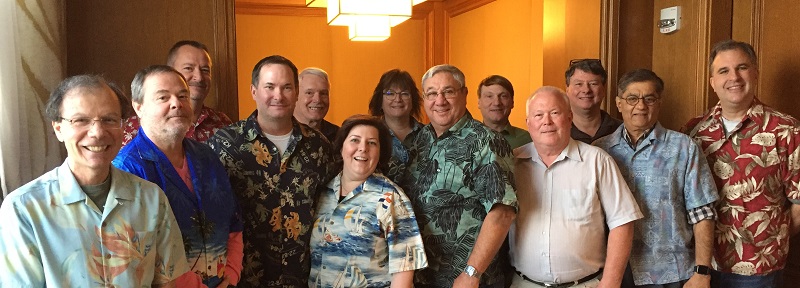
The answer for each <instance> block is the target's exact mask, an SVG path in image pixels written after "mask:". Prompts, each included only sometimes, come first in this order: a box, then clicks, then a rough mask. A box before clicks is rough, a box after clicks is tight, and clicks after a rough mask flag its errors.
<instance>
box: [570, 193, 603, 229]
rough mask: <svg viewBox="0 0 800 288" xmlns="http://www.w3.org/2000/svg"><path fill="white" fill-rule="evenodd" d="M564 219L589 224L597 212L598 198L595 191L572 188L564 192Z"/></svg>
mask: <svg viewBox="0 0 800 288" xmlns="http://www.w3.org/2000/svg"><path fill="white" fill-rule="evenodd" d="M564 192H565V194H566V195H564V202H563V203H564V207H563V208H564V212H565V213H564V217H565V218H566V219H567V220H569V221H572V222H576V223H579V224H588V223H590V221H591V220H592V216H593V215H594V214H595V213H596V212H597V211H595V210H598V209H597V205H595V202H596V201H598V200H597V196H596V194H595V191H594V189H589V188H572V189H566V191H564Z"/></svg>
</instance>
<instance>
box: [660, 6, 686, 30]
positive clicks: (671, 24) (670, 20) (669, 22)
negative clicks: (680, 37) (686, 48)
mask: <svg viewBox="0 0 800 288" xmlns="http://www.w3.org/2000/svg"><path fill="white" fill-rule="evenodd" d="M680 28H681V6H674V7H669V8H664V9H661V21H659V22H658V29H659V31H661V33H664V34H667V33H672V32H675V31H677V30H678V29H680Z"/></svg>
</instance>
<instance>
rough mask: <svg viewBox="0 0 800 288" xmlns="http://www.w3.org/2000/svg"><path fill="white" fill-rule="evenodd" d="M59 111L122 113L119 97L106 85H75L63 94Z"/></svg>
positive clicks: (66, 112) (65, 113)
mask: <svg viewBox="0 0 800 288" xmlns="http://www.w3.org/2000/svg"><path fill="white" fill-rule="evenodd" d="M61 113H62V114H64V115H69V114H78V113H82V114H108V113H116V114H122V110H121V108H120V103H119V99H117V96H116V94H114V91H112V90H111V88H109V87H108V86H103V87H75V88H72V89H70V90H69V91H68V92H67V93H66V94H64V100H63V101H62V102H61Z"/></svg>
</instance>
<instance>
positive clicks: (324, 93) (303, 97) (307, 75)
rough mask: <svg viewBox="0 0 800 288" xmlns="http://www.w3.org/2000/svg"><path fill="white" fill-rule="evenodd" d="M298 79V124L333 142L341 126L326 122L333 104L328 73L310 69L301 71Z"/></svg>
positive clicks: (296, 109) (296, 110) (296, 107)
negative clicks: (330, 96)
mask: <svg viewBox="0 0 800 288" xmlns="http://www.w3.org/2000/svg"><path fill="white" fill-rule="evenodd" d="M298 77H299V78H300V88H299V89H300V93H299V95H298V96H297V105H296V106H295V108H294V118H295V119H297V121H298V122H300V123H303V124H306V125H308V127H311V128H314V129H317V131H320V132H322V135H325V138H327V139H328V141H331V142H333V139H334V138H336V132H337V131H339V126H336V125H335V124H333V123H331V122H328V121H326V120H325V115H327V114H328V108H329V107H330V103H331V102H330V99H329V98H328V97H329V95H330V90H331V82H330V80H328V72H325V70H322V69H319V68H315V67H309V68H306V69H303V71H300V75H299V76H298Z"/></svg>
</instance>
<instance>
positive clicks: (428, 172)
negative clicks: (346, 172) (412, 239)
mask: <svg viewBox="0 0 800 288" xmlns="http://www.w3.org/2000/svg"><path fill="white" fill-rule="evenodd" d="M464 83H465V81H464V73H462V72H461V70H459V69H458V68H456V67H454V66H451V65H439V66H434V67H433V68H431V69H430V70H428V72H426V73H425V75H424V76H423V77H422V90H423V100H424V102H423V107H425V112H426V113H427V114H428V118H430V120H431V123H430V124H428V125H426V126H425V127H423V128H421V129H420V130H418V131H417V132H415V133H413V134H411V135H410V136H409V138H406V143H407V144H408V145H409V153H410V155H411V158H412V161H411V165H410V166H409V167H410V169H409V172H410V173H411V177H412V180H413V181H411V182H409V183H414V184H413V186H412V187H411V190H410V191H409V193H407V194H408V196H409V198H411V199H412V203H413V205H414V209H415V210H416V214H417V219H418V221H419V224H420V225H419V226H420V229H421V230H422V231H421V234H422V240H423V242H424V243H425V253H426V254H427V256H428V264H429V266H428V268H427V269H424V270H420V271H418V272H417V273H416V275H415V279H414V280H415V281H414V282H415V284H416V287H503V284H504V281H503V272H504V271H502V268H504V266H505V264H504V262H506V261H507V256H506V255H505V253H499V254H498V253H497V251H498V250H499V249H500V246H501V245H502V244H503V241H504V240H505V239H506V234H507V233H508V228H509V227H510V226H511V223H512V222H513V221H514V217H515V216H516V211H517V196H516V193H515V189H514V174H513V171H514V170H513V169H514V168H513V160H512V155H511V147H510V146H509V145H508V142H506V140H505V139H504V138H503V136H501V135H500V134H498V133H496V132H493V131H492V130H491V129H489V128H488V127H486V126H484V125H483V124H481V123H480V122H478V121H476V120H475V119H473V118H472V115H470V114H469V112H467V107H466V105H467V87H466V86H464Z"/></svg>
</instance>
